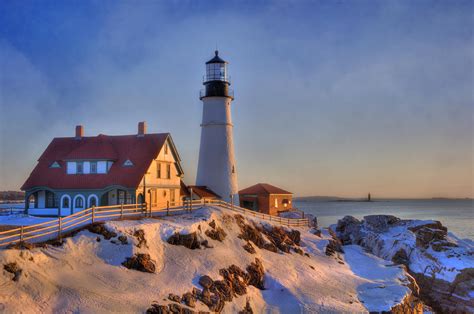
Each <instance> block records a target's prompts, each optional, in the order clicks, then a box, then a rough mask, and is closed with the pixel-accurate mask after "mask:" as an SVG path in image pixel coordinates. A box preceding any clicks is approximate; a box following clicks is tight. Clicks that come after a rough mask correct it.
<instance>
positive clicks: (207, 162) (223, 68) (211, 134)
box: [196, 50, 238, 202]
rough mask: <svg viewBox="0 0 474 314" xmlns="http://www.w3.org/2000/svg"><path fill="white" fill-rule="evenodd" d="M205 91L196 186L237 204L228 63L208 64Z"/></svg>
mask: <svg viewBox="0 0 474 314" xmlns="http://www.w3.org/2000/svg"><path fill="white" fill-rule="evenodd" d="M203 85H204V87H205V88H204V89H203V90H201V93H200V99H201V100H202V103H203V110H202V124H201V145H200V148H199V163H198V169H197V176H196V185H204V186H207V187H208V188H210V189H211V190H213V191H214V192H215V193H217V194H218V195H219V196H221V197H222V199H223V200H225V201H230V200H231V195H233V196H234V202H237V195H238V194H237V192H238V187H237V168H236V164H235V155H234V139H233V135H232V129H233V125H232V118H231V110H230V105H231V103H232V100H234V94H233V91H232V90H231V89H229V86H230V80H229V76H228V74H227V62H226V61H224V60H222V59H221V58H220V57H219V52H218V51H217V50H216V51H215V56H214V58H212V59H211V60H209V61H207V62H206V75H205V77H204V83H203Z"/></svg>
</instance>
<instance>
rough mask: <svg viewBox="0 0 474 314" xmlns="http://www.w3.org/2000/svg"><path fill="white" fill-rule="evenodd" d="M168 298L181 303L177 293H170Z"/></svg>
mask: <svg viewBox="0 0 474 314" xmlns="http://www.w3.org/2000/svg"><path fill="white" fill-rule="evenodd" d="M168 300H170V301H173V302H176V303H181V297H180V296H179V295H176V294H173V293H170V294H169V295H168Z"/></svg>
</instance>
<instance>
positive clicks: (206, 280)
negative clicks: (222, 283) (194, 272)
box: [199, 275, 214, 289]
mask: <svg viewBox="0 0 474 314" xmlns="http://www.w3.org/2000/svg"><path fill="white" fill-rule="evenodd" d="M199 284H200V285H201V286H202V287H203V288H208V289H210V288H211V287H212V285H213V284H214V281H213V280H212V278H211V277H209V276H207V275H205V276H201V278H199Z"/></svg>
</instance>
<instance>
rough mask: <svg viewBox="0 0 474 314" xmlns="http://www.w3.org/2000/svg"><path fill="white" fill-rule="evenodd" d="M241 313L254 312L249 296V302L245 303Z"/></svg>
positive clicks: (251, 313)
mask: <svg viewBox="0 0 474 314" xmlns="http://www.w3.org/2000/svg"><path fill="white" fill-rule="evenodd" d="M239 314H253V310H252V307H251V306H250V299H249V298H247V302H246V303H245V307H244V309H243V310H242V311H240V312H239Z"/></svg>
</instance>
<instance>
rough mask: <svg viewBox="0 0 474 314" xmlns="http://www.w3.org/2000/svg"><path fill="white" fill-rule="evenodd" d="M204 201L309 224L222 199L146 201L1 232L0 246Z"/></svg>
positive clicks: (283, 221)
mask: <svg viewBox="0 0 474 314" xmlns="http://www.w3.org/2000/svg"><path fill="white" fill-rule="evenodd" d="M205 204H209V205H215V206H219V207H222V208H225V209H229V210H232V211H235V212H238V213H240V214H243V215H247V216H252V217H256V218H259V219H263V220H268V221H271V222H275V223H279V224H281V225H286V226H289V227H307V226H308V225H309V220H308V219H307V218H302V219H296V218H282V217H278V216H271V215H267V214H263V213H259V212H255V211H251V210H248V209H245V208H242V207H239V206H236V205H233V204H230V203H227V202H224V201H221V200H210V201H205V200H193V201H184V202H175V203H170V202H167V203H166V204H165V203H152V204H151V206H147V204H146V203H143V204H122V205H112V206H98V207H95V206H93V207H91V208H86V209H84V210H81V211H79V212H77V213H74V214H72V215H69V216H66V217H59V218H57V219H53V220H49V221H45V222H42V223H38V224H34V225H27V226H21V227H18V228H13V229H10V230H6V231H1V232H0V248H5V247H7V246H9V245H12V244H15V243H23V242H41V241H48V240H52V239H55V238H58V239H61V237H62V236H63V235H65V234H67V233H70V232H73V231H75V230H77V229H80V228H83V227H86V226H88V225H91V224H93V223H96V222H103V221H108V220H116V219H131V218H145V217H153V216H159V214H161V215H163V214H165V215H170V214H172V213H178V212H181V213H182V214H184V213H186V212H191V211H192V210H194V209H197V208H200V207H202V206H204V205H205Z"/></svg>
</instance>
